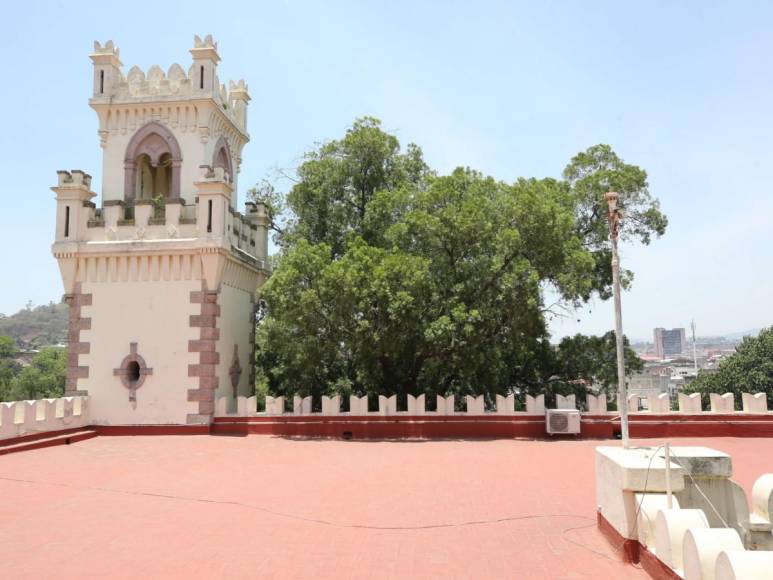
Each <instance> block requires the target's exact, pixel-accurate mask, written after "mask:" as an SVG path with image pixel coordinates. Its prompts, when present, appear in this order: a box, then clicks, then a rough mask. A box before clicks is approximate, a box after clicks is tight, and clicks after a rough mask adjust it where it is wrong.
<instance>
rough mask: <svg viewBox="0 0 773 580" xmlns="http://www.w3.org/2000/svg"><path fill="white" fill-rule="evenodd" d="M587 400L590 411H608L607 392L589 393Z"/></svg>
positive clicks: (599, 412) (595, 413)
mask: <svg viewBox="0 0 773 580" xmlns="http://www.w3.org/2000/svg"><path fill="white" fill-rule="evenodd" d="M586 401H587V405H588V413H591V414H594V415H598V414H601V413H606V412H607V395H606V393H600V394H599V395H587V397H586Z"/></svg>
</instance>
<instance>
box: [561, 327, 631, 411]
mask: <svg viewBox="0 0 773 580" xmlns="http://www.w3.org/2000/svg"><path fill="white" fill-rule="evenodd" d="M623 345H624V346H623V353H624V357H625V372H626V375H627V376H630V375H631V374H633V373H635V372H639V371H641V370H642V369H643V368H644V362H643V361H642V360H641V359H640V358H639V356H638V355H637V354H636V353H635V352H634V350H633V349H632V348H631V347H630V344H629V342H628V338H627V337H623ZM555 357H556V358H555V363H554V373H555V374H554V375H553V377H552V380H551V382H553V383H554V384H553V385H552V389H551V390H554V391H556V392H559V393H561V394H567V393H572V392H574V393H576V394H580V393H584V392H586V391H587V390H588V389H589V388H590V387H591V386H592V387H593V388H594V389H598V390H599V391H600V392H603V393H605V394H606V395H607V396H608V398H609V400H610V402H611V403H612V404H613V405H614V404H615V397H616V395H617V344H616V341H615V332H614V331H613V330H610V331H609V332H607V333H605V334H603V335H602V336H587V335H584V334H575V335H574V336H567V337H565V338H563V339H562V340H561V342H559V343H558V345H557V346H556V350H555Z"/></svg>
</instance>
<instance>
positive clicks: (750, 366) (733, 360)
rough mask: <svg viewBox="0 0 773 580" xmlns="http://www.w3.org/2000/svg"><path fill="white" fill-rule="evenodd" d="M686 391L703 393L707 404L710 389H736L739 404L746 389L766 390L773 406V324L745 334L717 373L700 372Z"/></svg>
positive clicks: (761, 391) (702, 396) (713, 390)
mask: <svg viewBox="0 0 773 580" xmlns="http://www.w3.org/2000/svg"><path fill="white" fill-rule="evenodd" d="M684 392H685V393H700V394H701V398H702V399H703V404H704V406H708V404H709V393H719V394H724V393H733V395H735V403H736V407H737V408H740V406H741V403H742V398H741V394H742V393H766V394H767V399H768V407H769V408H773V327H770V328H766V329H763V330H761V331H760V333H759V334H758V335H757V336H756V337H750V336H746V337H744V339H743V340H742V341H741V344H739V345H738V347H737V348H736V349H735V353H733V354H732V355H730V356H729V357H727V358H725V359H723V360H722V361H720V363H719V368H718V369H717V371H716V372H715V373H707V372H700V373H699V374H698V378H696V379H695V380H694V381H693V382H691V383H690V384H689V385H687V386H685V388H684Z"/></svg>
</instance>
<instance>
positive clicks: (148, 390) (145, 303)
mask: <svg viewBox="0 0 773 580" xmlns="http://www.w3.org/2000/svg"><path fill="white" fill-rule="evenodd" d="M198 290H201V281H200V280H196V279H192V280H178V281H174V280H166V281H165V280H158V281H152V280H149V281H138V282H123V283H110V282H103V283H99V282H84V283H83V285H82V291H83V292H84V293H91V294H92V305H91V306H84V307H83V308H82V311H81V315H82V316H83V317H91V330H82V331H81V341H85V342H89V343H91V352H90V353H89V354H82V355H80V364H81V365H88V366H89V377H88V378H87V379H81V380H79V381H78V388H79V389H85V390H88V393H89V395H90V403H91V407H90V408H91V419H92V422H93V423H95V424H100V425H137V424H149V423H155V424H185V423H186V419H187V415H188V414H189V413H197V412H198V410H197V409H198V404H197V403H189V402H188V400H187V397H188V389H195V388H198V379H197V378H193V377H188V365H189V364H196V363H198V353H189V352H188V341H189V340H194V339H198V338H199V329H198V328H191V327H190V318H189V317H190V315H191V314H198V313H199V311H200V305H199V304H191V301H190V292H191V291H198ZM131 342H136V343H137V345H138V347H137V352H138V354H139V355H140V356H142V357H143V358H144V359H145V362H146V364H147V366H148V367H150V368H152V369H153V374H152V375H150V376H148V377H146V379H145V382H144V384H143V385H142V386H141V387H140V388H139V389H137V401H136V403H130V402H129V391H128V389H127V388H126V387H124V386H123V384H122V383H121V380H120V378H119V377H116V376H113V369H116V368H118V367H119V366H120V365H121V361H122V360H123V358H124V357H125V356H126V355H128V354H129V343H131Z"/></svg>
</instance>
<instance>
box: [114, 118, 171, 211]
mask: <svg viewBox="0 0 773 580" xmlns="http://www.w3.org/2000/svg"><path fill="white" fill-rule="evenodd" d="M181 167H182V153H181V151H180V145H179V144H178V143H177V139H176V138H175V136H174V135H173V134H172V132H171V131H170V130H169V129H168V128H166V127H165V126H164V125H162V124H161V123H158V122H156V121H152V122H150V123H147V124H146V125H143V126H142V127H140V128H139V129H138V130H137V132H136V133H135V134H134V135H133V136H132V138H131V140H130V141H129V144H128V145H127V147H126V156H125V157H124V200H125V201H126V202H127V203H133V202H134V200H135V199H152V198H154V197H157V196H162V197H163V198H179V197H180V168H181Z"/></svg>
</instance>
